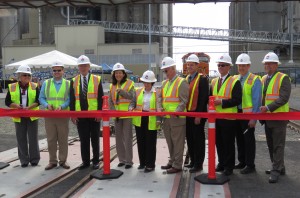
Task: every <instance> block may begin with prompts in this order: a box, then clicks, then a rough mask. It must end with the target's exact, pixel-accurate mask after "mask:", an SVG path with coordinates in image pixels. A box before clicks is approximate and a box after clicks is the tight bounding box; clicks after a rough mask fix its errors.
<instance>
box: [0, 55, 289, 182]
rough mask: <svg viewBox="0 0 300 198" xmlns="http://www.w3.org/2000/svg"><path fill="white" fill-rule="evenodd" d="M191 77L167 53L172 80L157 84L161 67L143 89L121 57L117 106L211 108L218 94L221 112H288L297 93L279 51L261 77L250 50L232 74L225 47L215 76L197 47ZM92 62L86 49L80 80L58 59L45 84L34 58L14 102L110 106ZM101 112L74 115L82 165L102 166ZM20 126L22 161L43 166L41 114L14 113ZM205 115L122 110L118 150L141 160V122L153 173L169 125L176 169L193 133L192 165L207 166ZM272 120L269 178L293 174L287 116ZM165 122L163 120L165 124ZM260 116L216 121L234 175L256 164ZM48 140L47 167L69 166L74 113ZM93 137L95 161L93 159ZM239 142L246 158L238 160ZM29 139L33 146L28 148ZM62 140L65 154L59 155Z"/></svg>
mask: <svg viewBox="0 0 300 198" xmlns="http://www.w3.org/2000/svg"><path fill="white" fill-rule="evenodd" d="M186 62H187V70H188V76H187V77H186V78H182V77H180V76H178V75H177V72H176V63H175V61H174V60H173V59H172V58H171V57H165V58H164V59H163V60H162V65H161V70H162V71H163V73H164V75H165V77H166V80H164V81H163V82H162V85H161V87H158V88H157V87H155V86H154V84H155V82H156V81H157V79H156V78H155V74H154V73H153V72H152V71H150V70H148V71H145V72H144V73H143V76H142V77H141V78H140V81H141V82H142V83H143V87H139V88H136V87H135V86H134V82H133V81H131V80H130V79H128V78H127V74H126V69H125V67H124V65H122V64H121V63H116V64H115V65H114V67H113V72H112V83H111V84H110V87H109V108H110V109H111V110H117V111H133V112H207V104H208V98H209V96H215V100H214V105H215V107H216V111H217V112H220V113H222V112H223V113H224V112H225V113H246V112H253V113H258V112H270V113H272V112H288V111H289V105H288V100H289V97H290V92H291V83H290V79H289V77H288V76H287V75H286V74H283V73H281V72H279V71H277V68H278V65H279V64H280V62H279V59H278V56H277V55H276V54H275V53H273V52H270V53H268V54H267V55H266V56H265V57H264V59H263V61H262V63H263V64H264V67H265V71H266V73H267V74H266V75H265V76H264V77H262V78H261V77H260V76H257V75H255V74H253V73H251V72H250V66H251V61H250V57H249V56H248V55H247V54H245V53H242V54H240V55H239V56H238V58H237V60H236V65H237V67H238V72H239V74H238V75H235V76H232V75H230V74H229V71H230V69H231V67H232V66H233V64H232V61H231V57H230V56H229V55H228V54H223V55H222V56H220V57H219V59H218V60H217V64H218V70H219V73H220V78H215V79H213V80H212V81H211V83H210V82H209V79H208V77H207V76H206V75H204V74H202V73H199V71H198V63H199V58H198V57H197V56H196V55H195V54H191V55H190V56H189V57H188V58H187V59H186ZM90 65H91V62H90V60H89V58H88V57H86V56H84V55H82V56H80V57H79V58H78V69H79V75H77V76H75V77H74V78H73V79H72V80H70V81H69V80H66V79H64V78H63V75H64V65H63V64H62V63H60V62H55V63H53V65H52V66H51V69H52V72H53V78H51V79H48V80H46V81H45V82H44V83H43V85H42V87H41V89H39V87H38V86H37V85H36V84H35V83H33V82H31V80H30V79H31V69H30V67H28V66H27V65H22V66H20V67H19V68H18V70H17V72H16V73H17V74H18V81H17V82H16V83H13V84H10V85H9V89H8V93H7V96H6V99H5V103H6V105H7V106H8V107H10V108H14V109H30V110H38V109H39V105H42V106H43V107H44V108H45V109H47V110H49V111H61V110H70V111H92V110H102V96H103V95H104V93H103V87H102V83H101V77H100V76H96V75H93V74H90V73H89V70H90ZM100 119H101V118H98V117H96V118H71V120H72V122H73V123H74V124H75V125H76V126H77V129H78V133H79V138H80V149H81V158H82V164H81V165H80V166H79V170H82V169H85V168H88V167H90V165H91V164H90V163H91V161H92V168H93V169H98V168H99V152H100V147H99V144H100V143H99V135H100ZM13 121H14V122H15V127H16V136H17V142H18V155H19V159H20V162H21V166H22V167H27V166H28V165H29V163H30V164H31V165H32V166H36V165H38V163H39V160H40V154H39V145H38V119H37V118H35V117H29V118H26V117H21V118H13ZM205 122H206V119H205V118H200V117H190V116H187V117H185V116H177V115H173V114H172V115H165V116H162V117H161V116H146V115H145V116H136V117H115V118H114V123H115V134H116V149H117V156H118V159H119V163H118V165H117V166H118V167H123V166H124V167H125V169H130V168H132V165H133V160H132V159H133V151H132V148H133V147H132V145H133V140H132V138H133V133H132V125H134V126H135V131H136V137H137V148H138V156H139V163H140V164H139V166H138V169H141V170H144V172H145V173H148V172H152V171H154V170H155V161H156V142H157V130H158V129H159V128H160V127H161V126H162V128H163V131H164V135H165V138H166V142H167V145H168V150H169V160H168V162H167V164H166V165H164V166H161V169H165V170H166V172H167V173H168V174H172V173H177V172H180V171H181V170H182V166H183V152H184V145H185V140H186V142H187V147H188V153H189V156H190V163H189V164H187V165H186V167H187V168H189V172H191V173H195V172H197V171H201V170H203V163H204V159H205V132H204V127H205ZM260 122H261V123H262V124H264V125H265V132H266V138H267V145H268V148H269V153H270V158H271V162H272V168H271V169H270V170H267V171H266V173H267V174H270V178H269V182H270V183H276V182H277V181H278V178H279V175H283V174H285V166H284V145H285V134H286V125H287V121H270V120H267V121H260ZM162 123H163V125H162ZM256 123H257V121H256V120H231V119H217V120H216V147H217V154H218V164H217V166H216V171H218V172H223V174H225V175H231V174H232V173H233V169H241V171H240V173H241V174H248V173H252V172H254V171H255V152H256V151H255V135H254V132H255V126H256ZM45 129H46V134H47V141H48V150H49V164H48V165H47V166H46V167H45V170H50V169H53V168H55V167H57V166H58V165H59V166H61V167H62V168H65V169H69V168H70V165H69V164H68V163H67V156H68V133H69V118H64V119H61V118H55V117H53V118H45ZM90 142H91V144H92V154H93V155H92V156H93V157H92V160H91V159H90ZM235 142H236V144H237V151H238V163H237V164H235ZM28 145H29V147H28ZM57 145H58V146H59V153H58V157H57Z"/></svg>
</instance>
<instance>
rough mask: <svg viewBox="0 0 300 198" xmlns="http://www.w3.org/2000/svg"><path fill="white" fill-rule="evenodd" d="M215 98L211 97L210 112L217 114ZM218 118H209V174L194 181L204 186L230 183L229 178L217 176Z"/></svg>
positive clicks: (203, 174) (202, 175) (221, 175)
mask: <svg viewBox="0 0 300 198" xmlns="http://www.w3.org/2000/svg"><path fill="white" fill-rule="evenodd" d="M214 101H215V97H214V96H210V97H209V104H208V105H209V106H208V112H209V113H215V112H216V108H215V105H214ZM215 145H216V118H214V117H212V116H210V117H208V173H202V174H201V175H199V176H197V177H195V178H194V179H195V180H196V181H198V182H200V183H202V184H215V185H222V184H224V183H226V182H228V181H229V178H228V177H227V176H225V175H223V174H216V169H215V166H216V154H215V153H216V149H215Z"/></svg>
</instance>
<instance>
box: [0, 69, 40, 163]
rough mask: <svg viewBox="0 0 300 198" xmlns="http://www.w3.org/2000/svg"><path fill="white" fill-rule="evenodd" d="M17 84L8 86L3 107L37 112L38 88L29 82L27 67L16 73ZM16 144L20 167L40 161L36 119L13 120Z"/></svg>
mask: <svg viewBox="0 0 300 198" xmlns="http://www.w3.org/2000/svg"><path fill="white" fill-rule="evenodd" d="M16 73H17V75H18V82H16V83H12V84H9V85H8V92H7V95H6V98H5V105H6V106H8V107H10V108H12V109H20V110H21V109H24V110H38V109H39V107H38V106H39V100H38V99H39V92H40V91H39V88H38V86H37V84H36V83H33V82H31V69H30V67H29V66H28V65H21V66H20V67H19V68H18V70H17V71H16ZM13 121H14V123H15V128H16V136H17V142H18V156H19V159H20V162H21V167H22V168H25V167H27V166H28V164H29V163H30V164H31V166H37V165H38V163H39V161H40V150H39V144H38V118H35V117H26V118H25V117H21V118H20V117H15V118H13Z"/></svg>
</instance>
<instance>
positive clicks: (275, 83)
mask: <svg viewBox="0 0 300 198" xmlns="http://www.w3.org/2000/svg"><path fill="white" fill-rule="evenodd" d="M285 76H287V75H286V74H284V73H281V72H277V73H276V74H275V75H274V76H273V78H272V79H271V81H270V82H269V85H268V88H267V92H266V97H265V105H268V104H271V103H272V102H274V101H275V100H276V99H278V98H279V91H280V87H281V83H282V80H283V78H284V77H285ZM266 80H267V75H265V76H263V77H262V82H263V90H264V86H265V83H266ZM289 110H290V107H289V103H288V102H287V103H286V104H285V105H282V106H281V107H279V108H278V109H276V110H275V111H273V112H274V113H275V112H289Z"/></svg>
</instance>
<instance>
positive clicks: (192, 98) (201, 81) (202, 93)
mask: <svg viewBox="0 0 300 198" xmlns="http://www.w3.org/2000/svg"><path fill="white" fill-rule="evenodd" d="M186 63H187V71H188V76H187V77H186V80H187V81H188V83H189V100H188V103H187V111H188V112H207V103H208V96H209V84H208V79H207V77H206V76H204V75H202V74H201V73H198V68H199V67H198V64H199V58H198V57H197V56H196V55H195V54H191V55H190V56H189V57H188V58H187V59H186ZM205 122H206V119H205V118H200V117H186V141H187V146H188V152H189V156H190V159H191V162H190V164H188V165H187V166H186V167H187V168H190V169H189V172H190V173H195V172H197V171H201V170H203V162H204V158H205V133H204V125H205Z"/></svg>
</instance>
